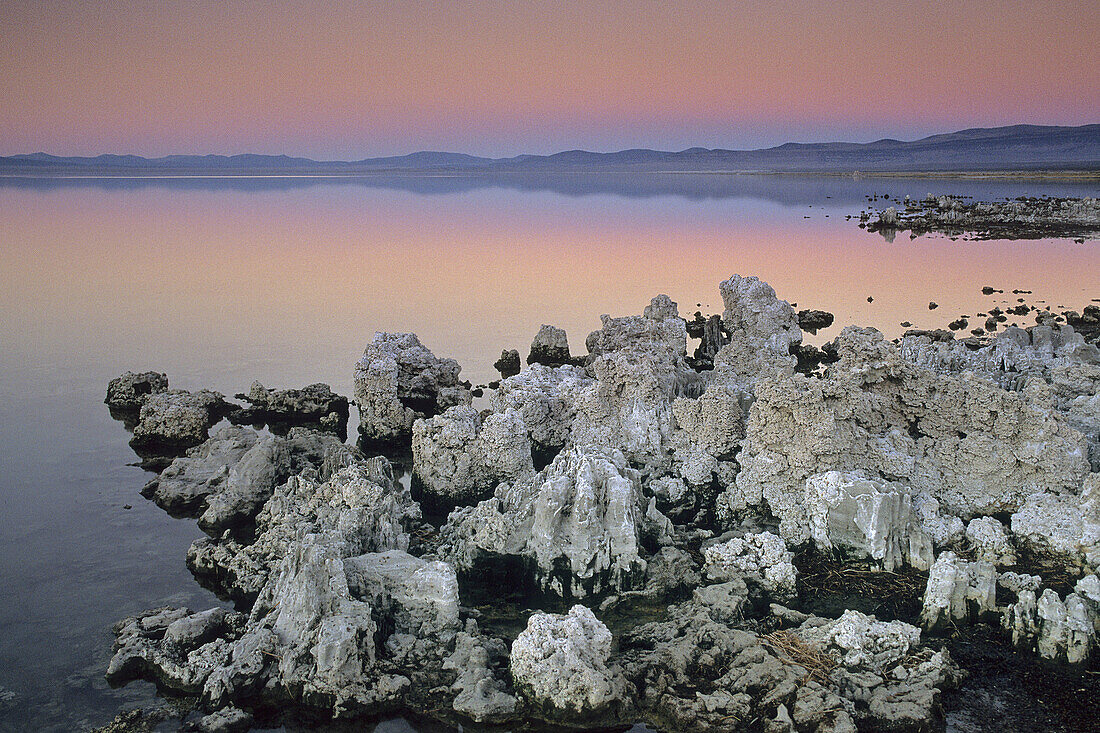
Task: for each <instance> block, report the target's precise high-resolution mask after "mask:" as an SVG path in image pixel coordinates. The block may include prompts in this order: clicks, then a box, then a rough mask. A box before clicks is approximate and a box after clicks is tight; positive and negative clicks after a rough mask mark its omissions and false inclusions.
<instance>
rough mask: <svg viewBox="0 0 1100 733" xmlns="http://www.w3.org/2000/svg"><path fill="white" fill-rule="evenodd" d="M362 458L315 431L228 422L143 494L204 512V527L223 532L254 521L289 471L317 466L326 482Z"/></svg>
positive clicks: (175, 507) (184, 511) (178, 509)
mask: <svg viewBox="0 0 1100 733" xmlns="http://www.w3.org/2000/svg"><path fill="white" fill-rule="evenodd" d="M361 459H362V454H360V453H359V451H358V450H356V449H354V448H351V447H350V446H346V445H344V444H343V443H341V442H340V441H339V440H337V439H336V438H335V437H333V436H331V435H328V434H325V433H319V432H317V431H314V430H309V429H306V428H293V429H291V431H290V432H289V433H288V434H287V435H286V436H285V437H279V436H271V435H269V436H261V435H260V434H259V433H257V432H256V431H254V430H252V429H250V428H243V427H238V426H235V425H225V426H222V427H220V428H218V429H217V430H215V431H214V432H213V434H212V435H211V437H210V438H209V439H208V440H207V441H205V442H204V443H202V444H201V445H199V446H196V447H194V448H192V449H190V450H189V451H188V452H187V454H186V455H183V456H180V457H179V458H176V459H174V460H173V461H172V463H171V464H169V465H168V466H167V467H166V468H165V469H164V470H163V471H161V473H160V475H159V476H157V478H155V479H153V480H152V481H150V482H149V483H147V484H146V485H145V488H143V489H142V494H143V495H144V496H146V497H147V498H150V499H152V500H153V501H155V502H156V503H157V505H158V506H160V507H161V508H162V509H164V510H165V511H167V512H169V513H170V514H173V515H175V516H194V515H202V516H203V517H204V519H203V524H204V525H205V527H207V528H209V529H210V531H212V532H214V533H215V534H220V533H221V530H222V529H225V528H228V527H232V526H235V525H238V524H241V523H243V522H247V521H248V520H250V519H251V518H252V517H253V516H254V515H255V514H256V513H257V512H258V511H259V510H260V507H261V506H262V505H263V502H264V501H266V500H267V497H269V496H271V493H272V492H273V491H274V489H275V487H276V486H278V485H280V484H282V483H284V482H285V481H286V480H287V478H289V477H290V476H291V475H293V474H297V473H301V472H302V471H305V470H315V471H318V472H319V477H320V478H321V480H322V481H325V480H328V478H329V476H331V474H332V472H333V471H334V470H337V469H339V468H342V467H344V466H346V465H349V464H351V463H353V462H355V461H357V460H361Z"/></svg>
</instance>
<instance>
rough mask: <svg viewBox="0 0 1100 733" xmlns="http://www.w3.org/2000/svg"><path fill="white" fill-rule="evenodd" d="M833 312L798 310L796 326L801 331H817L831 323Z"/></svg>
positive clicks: (814, 332) (813, 332)
mask: <svg viewBox="0 0 1100 733" xmlns="http://www.w3.org/2000/svg"><path fill="white" fill-rule="evenodd" d="M833 318H834V316H833V314H832V313H829V312H828V311H819V310H800V311H798V327H799V328H801V329H802V330H803V331H809V332H810V333H812V334H816V333H817V332H818V331H820V330H822V329H824V328H828V327H829V326H831V325H833Z"/></svg>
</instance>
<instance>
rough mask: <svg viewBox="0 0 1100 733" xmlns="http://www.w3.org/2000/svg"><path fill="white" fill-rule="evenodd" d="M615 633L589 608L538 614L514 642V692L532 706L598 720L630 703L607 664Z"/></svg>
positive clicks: (621, 680)
mask: <svg viewBox="0 0 1100 733" xmlns="http://www.w3.org/2000/svg"><path fill="white" fill-rule="evenodd" d="M610 657H611V632H610V631H608V630H607V627H606V626H604V625H603V624H602V623H601V622H600V620H599V619H597V618H596V617H595V615H593V613H592V611H590V610H589V609H588V608H586V607H584V606H581V605H576V606H573V607H572V608H571V609H570V610H569V613H568V614H564V615H562V614H556V613H535V614H532V615H531V616H530V617H529V618H528V619H527V628H526V629H524V630H523V631H522V632H521V633H520V635H519V636H517V637H516V640H515V641H514V642H513V643H512V656H511V669H512V679H513V680H514V682H515V685H516V690H517V691H518V692H519V693H520V694H521V695H522V696H523V697H525V698H526V699H527V700H529V701H530V702H531V703H532V704H534V705H537V706H539V707H541V708H544V709H549V710H551V711H554V712H556V713H562V714H565V715H566V716H578V717H580V716H584V717H589V716H594V715H597V714H599V713H601V712H604V711H606V710H607V709H608V708H610V707H611V706H613V705H616V704H619V705H621V704H623V703H625V702H627V700H628V698H627V694H628V692H627V684H626V680H625V679H624V678H623V676H622V673H621V671H620V670H619V669H617V668H616V667H613V666H609V665H608V661H609V659H610Z"/></svg>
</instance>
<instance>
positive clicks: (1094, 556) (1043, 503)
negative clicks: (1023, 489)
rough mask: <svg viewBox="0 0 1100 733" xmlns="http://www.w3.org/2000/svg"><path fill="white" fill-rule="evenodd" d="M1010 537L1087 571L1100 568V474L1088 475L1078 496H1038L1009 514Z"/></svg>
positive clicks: (1042, 494) (1048, 494) (1043, 494)
mask: <svg viewBox="0 0 1100 733" xmlns="http://www.w3.org/2000/svg"><path fill="white" fill-rule="evenodd" d="M1012 534H1013V536H1014V537H1015V538H1016V539H1017V541H1019V542H1022V543H1024V544H1027V545H1029V546H1030V547H1032V548H1033V549H1034V550H1035V551H1038V552H1040V553H1045V554H1056V555H1059V556H1062V557H1064V558H1066V559H1069V560H1070V561H1071V562H1073V563H1075V564H1078V565H1082V566H1085V567H1088V568H1092V569H1096V568H1098V567H1100V474H1095V473H1094V474H1090V475H1089V477H1088V480H1086V481H1085V484H1084V488H1083V489H1082V491H1081V494H1080V496H1074V495H1073V494H1053V493H1037V494H1032V495H1031V496H1029V497H1027V500H1026V501H1025V502H1024V504H1023V506H1021V507H1020V510H1019V511H1018V512H1016V513H1015V514H1013V515H1012Z"/></svg>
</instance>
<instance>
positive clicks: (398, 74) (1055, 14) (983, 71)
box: [0, 0, 1100, 159]
mask: <svg viewBox="0 0 1100 733" xmlns="http://www.w3.org/2000/svg"><path fill="white" fill-rule="evenodd" d="M0 38H3V39H4V40H3V42H2V43H0V71H2V73H0V100H2V104H0V154H3V155H7V154H13V153H25V152H34V151H39V150H42V151H47V152H52V153H57V154H79V155H90V154H98V153H102V152H118V153H127V152H133V153H138V154H143V155H163V154H167V153H199V152H203V153H205V152H217V153H240V152H260V153H287V154H292V155H307V156H311V157H316V158H341V159H354V158H361V157H367V156H373V155H387V154H399V153H404V152H411V151H413V150H422V149H447V150H458V151H463V152H471V153H475V154H484V155H514V154H518V153H522V152H530V153H548V152H555V151H558V150H563V149H570V148H578V147H579V148H587V149H594V150H612V149H621V148H626V147H656V148H663V149H681V148H685V147H690V146H693V145H703V146H707V147H732V148H744V147H760V146H765V145H772V144H778V143H781V142H784V141H787V140H800V141H810V140H834V139H843V140H857V141H859V140H872V139H876V138H879V137H887V136H888V137H898V138H902V139H912V138H915V137H920V136H923V135H927V134H932V133H936V132H946V131H951V130H956V129H960V128H964V127H973V126H994V125H1004V124H1016V123H1035V124H1067V125H1077V124H1086V123H1091V122H1098V121H1100V44H1098V43H1097V42H1096V41H1097V39H1098V38H1100V13H1098V12H1097V11H1096V4H1095V0H1092V1H1089V0H1085V1H1078V2H1071V1H1069V0H1054V1H1051V2H1043V3H1023V2H1018V1H1017V0H1012V1H991V0H986V1H972V2H936V3H929V2H905V3H899V2H888V1H885V0H880V1H878V2H849V3H829V2H821V1H820V0H813V1H811V2H742V3H736V2H721V3H719V2H696V3H686V2H673V1H671V0H670V1H666V2H640V1H636V2H621V3H616V2H600V3H595V2H583V3H570V2H544V3H527V2H482V3H462V2H450V3H446V4H445V7H443V8H440V7H439V4H429V3H419V2H417V3H396V2H385V3H365V2H364V3H352V2H310V3H305V2H233V1H230V2H224V1H218V2H207V1H205V0H188V2H160V1H159V0H156V1H154V0H150V1H149V2H141V3H118V2H109V1H108V2H103V3H87V2H52V3H47V2H28V1H26V0H7V1H6V2H4V3H2V4H0Z"/></svg>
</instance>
